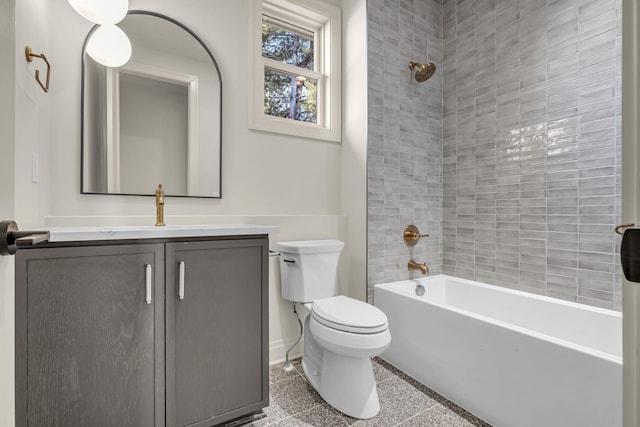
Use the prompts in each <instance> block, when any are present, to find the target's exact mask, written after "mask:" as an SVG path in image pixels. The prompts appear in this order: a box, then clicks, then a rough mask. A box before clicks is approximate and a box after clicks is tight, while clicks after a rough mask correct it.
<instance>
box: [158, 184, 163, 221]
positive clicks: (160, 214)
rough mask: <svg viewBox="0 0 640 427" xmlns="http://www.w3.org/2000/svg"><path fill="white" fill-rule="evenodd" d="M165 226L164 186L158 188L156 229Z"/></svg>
mask: <svg viewBox="0 0 640 427" xmlns="http://www.w3.org/2000/svg"><path fill="white" fill-rule="evenodd" d="M163 226H164V190H163V189H162V184H158V188H156V227H163Z"/></svg>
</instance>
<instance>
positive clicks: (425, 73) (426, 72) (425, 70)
mask: <svg viewBox="0 0 640 427" xmlns="http://www.w3.org/2000/svg"><path fill="white" fill-rule="evenodd" d="M416 67H418V71H416V81H417V82H424V81H425V80H429V78H430V77H431V76H433V73H435V72H436V66H435V64H434V63H433V62H429V63H427V64H419V63H417V62H413V61H409V69H410V70H411V71H413V69H414V68H416Z"/></svg>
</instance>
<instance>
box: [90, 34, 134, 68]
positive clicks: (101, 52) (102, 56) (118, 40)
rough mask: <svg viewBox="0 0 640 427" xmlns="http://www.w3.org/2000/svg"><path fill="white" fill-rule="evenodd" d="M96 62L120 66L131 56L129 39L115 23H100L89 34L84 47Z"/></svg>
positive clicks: (109, 65) (108, 65)
mask: <svg viewBox="0 0 640 427" xmlns="http://www.w3.org/2000/svg"><path fill="white" fill-rule="evenodd" d="M85 51H86V52H87V54H89V56H90V57H92V58H93V59H94V60H95V61H96V62H98V63H100V64H102V65H104V66H107V67H122V66H123V65H124V64H126V63H127V61H129V58H131V41H129V37H127V35H126V34H125V33H124V31H122V30H121V29H120V27H118V26H116V25H101V26H99V27H98V28H97V29H96V30H95V31H94V32H93V34H92V35H91V38H90V39H89V41H88V42H87V47H86V49H85Z"/></svg>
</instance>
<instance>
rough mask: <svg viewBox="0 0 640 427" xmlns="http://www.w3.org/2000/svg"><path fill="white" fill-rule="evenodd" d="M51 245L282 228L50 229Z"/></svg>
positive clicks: (236, 233) (238, 233) (250, 232)
mask: <svg viewBox="0 0 640 427" xmlns="http://www.w3.org/2000/svg"><path fill="white" fill-rule="evenodd" d="M48 231H49V234H50V237H49V242H52V243H56V242H81V241H92V240H125V239H167V238H174V237H213V236H247V235H254V234H272V233H279V232H280V227H278V226H274V225H255V224H202V225H166V226H163V227H155V226H153V225H139V226H136V225H132V226H112V227H110V226H96V227H51V228H48Z"/></svg>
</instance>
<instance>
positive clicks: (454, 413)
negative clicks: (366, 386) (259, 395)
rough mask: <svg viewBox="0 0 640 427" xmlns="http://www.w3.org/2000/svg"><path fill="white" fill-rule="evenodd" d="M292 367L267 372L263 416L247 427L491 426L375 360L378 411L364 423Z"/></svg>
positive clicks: (296, 363) (296, 364)
mask: <svg viewBox="0 0 640 427" xmlns="http://www.w3.org/2000/svg"><path fill="white" fill-rule="evenodd" d="M293 366H294V368H295V369H294V370H293V371H292V372H284V370H283V369H282V364H278V365H274V366H272V367H271V370H270V406H269V407H268V408H265V410H264V412H265V413H266V414H267V417H266V418H263V419H261V420H258V421H254V422H253V423H251V424H248V425H249V426H255V427H263V426H278V427H280V426H291V427H293V426H295V427H304V426H311V427H341V426H355V427H361V426H380V427H395V426H402V427H427V426H439V427H472V426H478V427H491V426H490V425H489V424H487V423H485V422H484V421H482V420H480V419H478V418H477V417H475V416H473V415H472V414H470V413H469V412H467V411H465V410H464V409H462V408H460V407H459V406H457V405H455V404H453V403H452V402H450V401H448V400H446V399H445V398H444V397H442V396H440V395H439V394H437V393H436V392H434V391H433V390H431V389H429V388H427V387H425V386H424V385H422V384H420V383H419V382H418V381H416V380H414V379H413V378H411V377H409V376H408V375H406V374H405V373H403V372H401V371H400V370H398V369H396V368H395V367H393V366H391V365H390V364H388V363H386V362H385V361H383V360H381V359H379V358H375V359H374V360H373V367H374V371H375V376H376V381H377V384H378V396H379V398H380V406H381V409H380V413H379V414H378V415H376V416H375V417H374V418H371V419H369V420H357V419H354V418H351V417H349V416H347V415H345V414H342V413H341V412H339V411H337V410H335V409H333V408H332V407H331V406H329V405H328V404H327V403H325V402H324V401H323V400H322V398H321V397H320V396H319V395H318V393H317V392H316V391H315V390H314V389H313V387H312V386H311V385H310V384H309V383H308V382H307V380H306V378H305V376H304V373H303V372H302V366H301V364H300V359H297V360H295V361H293Z"/></svg>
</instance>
